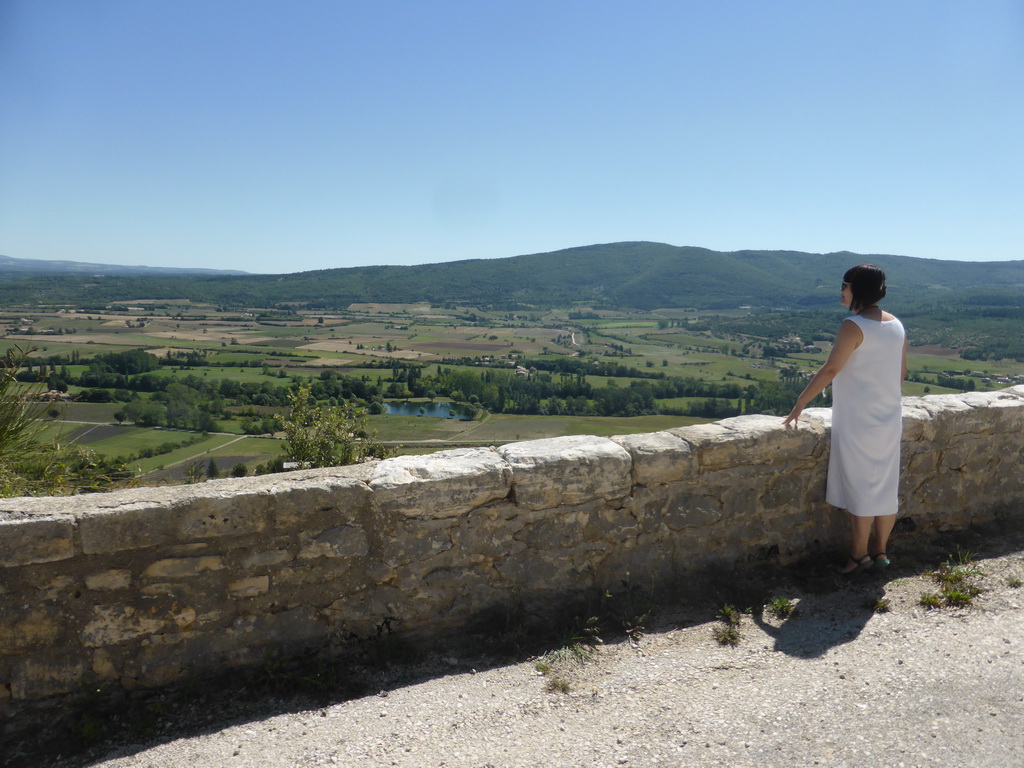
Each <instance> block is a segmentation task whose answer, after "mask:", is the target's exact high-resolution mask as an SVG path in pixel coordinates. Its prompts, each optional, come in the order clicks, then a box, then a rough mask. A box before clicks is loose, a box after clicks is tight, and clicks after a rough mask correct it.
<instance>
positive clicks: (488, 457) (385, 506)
mask: <svg viewBox="0 0 1024 768" xmlns="http://www.w3.org/2000/svg"><path fill="white" fill-rule="evenodd" d="M511 483H512V470H511V468H510V467H509V466H508V464H506V463H505V462H504V461H503V460H502V458H501V457H500V456H499V455H498V454H497V453H495V452H494V451H492V450H490V449H487V448H462V449H458V450H453V451H439V452H437V453H432V454H428V455H426V456H399V457H397V458H394V459H387V460H386V461H382V462H380V463H379V464H376V465H375V466H374V471H373V476H372V478H371V479H370V482H369V485H370V488H372V489H373V493H374V500H375V504H376V506H377V508H378V509H380V510H381V511H382V512H383V513H385V514H396V513H397V514H400V515H403V516H405V517H422V518H427V519H430V518H445V517H456V516H458V515H463V514H465V513H467V512H469V511H470V510H471V509H474V508H476V507H480V506H483V505H484V504H487V503H490V502H493V501H498V500H499V499H504V498H505V497H506V496H508V493H509V489H510V487H511Z"/></svg>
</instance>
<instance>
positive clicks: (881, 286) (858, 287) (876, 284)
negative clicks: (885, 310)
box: [843, 264, 885, 312]
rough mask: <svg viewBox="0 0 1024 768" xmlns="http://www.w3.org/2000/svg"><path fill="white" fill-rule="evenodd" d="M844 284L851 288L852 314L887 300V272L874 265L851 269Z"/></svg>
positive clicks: (844, 276) (861, 265)
mask: <svg viewBox="0 0 1024 768" xmlns="http://www.w3.org/2000/svg"><path fill="white" fill-rule="evenodd" d="M843 282H844V283H847V284H848V285H849V286H850V296H851V298H850V311H851V312H860V311H861V310H862V309H865V308H866V307H870V306H871V305H872V304H877V303H878V302H880V301H881V300H882V299H884V298H885V272H883V271H882V270H881V269H879V268H878V267H876V266H875V265H874V264H860V265H858V266H856V267H850V268H849V269H848V270H846V274H845V275H843Z"/></svg>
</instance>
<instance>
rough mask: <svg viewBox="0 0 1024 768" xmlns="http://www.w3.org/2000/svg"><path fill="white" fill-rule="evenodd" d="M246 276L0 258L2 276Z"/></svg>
mask: <svg viewBox="0 0 1024 768" xmlns="http://www.w3.org/2000/svg"><path fill="white" fill-rule="evenodd" d="M39 274H61V275H88V276H109V275H247V274H249V273H248V272H243V271H241V270H237V269H200V268H190V267H146V266H141V265H140V266H124V265H119V264H93V263H91V262H87V261H49V260H45V259H17V258H14V257H13V256H2V255H0V277H6V276H8V275H14V276H17V275H39Z"/></svg>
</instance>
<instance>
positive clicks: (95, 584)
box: [85, 569, 132, 592]
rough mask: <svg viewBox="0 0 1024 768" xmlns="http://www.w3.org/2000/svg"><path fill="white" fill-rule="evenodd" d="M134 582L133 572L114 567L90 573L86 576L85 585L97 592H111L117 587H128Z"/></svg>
mask: <svg viewBox="0 0 1024 768" xmlns="http://www.w3.org/2000/svg"><path fill="white" fill-rule="evenodd" d="M131 583H132V572H131V571H127V570H124V569H113V570H109V571H100V572H99V573H90V574H88V575H87V576H86V577H85V586H87V587H88V588H89V589H92V590H95V591H96V592H111V591H113V590H115V589H127V588H128V587H129V586H131Z"/></svg>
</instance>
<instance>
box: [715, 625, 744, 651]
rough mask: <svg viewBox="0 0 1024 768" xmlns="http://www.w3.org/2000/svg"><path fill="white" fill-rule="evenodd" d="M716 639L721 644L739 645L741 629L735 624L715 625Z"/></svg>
mask: <svg viewBox="0 0 1024 768" xmlns="http://www.w3.org/2000/svg"><path fill="white" fill-rule="evenodd" d="M715 640H717V641H718V644H719V645H733V646H736V645H739V644H740V631H739V629H737V627H736V625H735V624H722V625H720V626H717V627H715Z"/></svg>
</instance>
